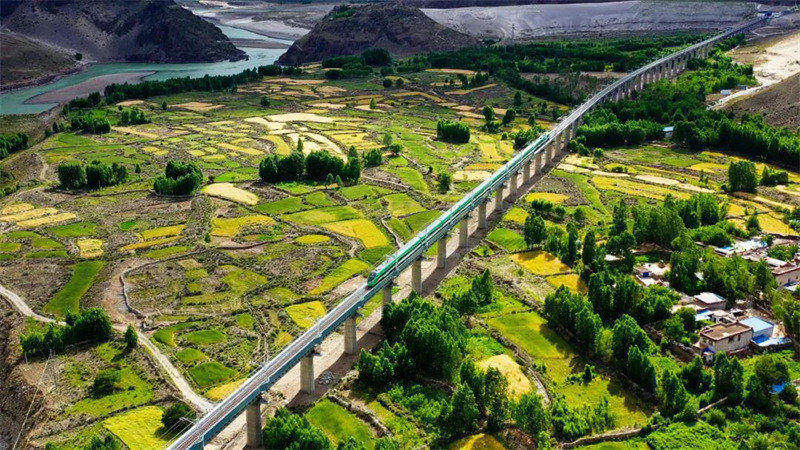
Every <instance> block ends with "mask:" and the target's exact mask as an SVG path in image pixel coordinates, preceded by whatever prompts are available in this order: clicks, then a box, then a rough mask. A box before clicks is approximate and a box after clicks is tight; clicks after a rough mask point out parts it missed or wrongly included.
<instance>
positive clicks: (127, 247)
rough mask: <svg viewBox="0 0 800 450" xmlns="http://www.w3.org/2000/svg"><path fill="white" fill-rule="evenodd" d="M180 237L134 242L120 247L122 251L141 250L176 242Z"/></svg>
mask: <svg viewBox="0 0 800 450" xmlns="http://www.w3.org/2000/svg"><path fill="white" fill-rule="evenodd" d="M179 238H180V236H172V237H165V238H161V239H153V240H151V241H142V242H134V243H133V244H128V245H125V246H123V247H122V250H139V249H143V248H150V247H155V246H156V245H162V244H168V243H170V242H174V241H177V240H178V239H179Z"/></svg>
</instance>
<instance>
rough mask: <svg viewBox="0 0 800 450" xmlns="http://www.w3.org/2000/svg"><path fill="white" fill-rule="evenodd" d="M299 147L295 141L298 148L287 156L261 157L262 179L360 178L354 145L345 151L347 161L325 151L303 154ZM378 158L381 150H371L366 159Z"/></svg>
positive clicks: (340, 180) (354, 180)
mask: <svg viewBox="0 0 800 450" xmlns="http://www.w3.org/2000/svg"><path fill="white" fill-rule="evenodd" d="M302 148H303V147H302V141H298V147H297V149H295V150H294V151H293V152H292V153H291V154H289V155H284V156H279V155H275V154H269V155H267V156H266V157H264V159H262V160H261V163H259V166H258V174H259V177H260V178H261V180H262V181H264V182H266V183H277V182H282V181H297V180H302V179H308V180H311V181H317V182H323V181H324V182H326V183H333V182H337V183H338V184H339V185H344V184H345V183H347V184H355V183H357V182H358V180H359V179H360V178H361V159H360V158H359V156H358V152H357V151H356V149H355V148H353V147H351V148H350V150H349V151H348V152H347V162H345V161H343V160H342V158H340V157H338V156H335V155H332V154H330V153H329V152H327V151H325V150H315V151H312V152H311V153H309V154H308V156H305V155H304V154H303V150H302ZM381 159H382V157H381V155H380V153H378V154H377V155H376V154H374V153H373V154H371V155H370V157H369V162H370V164H374V163H376V162H377V163H378V164H380V161H381Z"/></svg>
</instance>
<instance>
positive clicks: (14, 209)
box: [0, 203, 33, 215]
mask: <svg viewBox="0 0 800 450" xmlns="http://www.w3.org/2000/svg"><path fill="white" fill-rule="evenodd" d="M29 209H33V205H31V204H30V203H13V204H11V205H6V206H4V207H3V209H0V214H2V215H7V214H17V213H21V212H23V211H27V210H29Z"/></svg>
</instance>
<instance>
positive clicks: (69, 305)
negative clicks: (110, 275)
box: [44, 261, 105, 317]
mask: <svg viewBox="0 0 800 450" xmlns="http://www.w3.org/2000/svg"><path fill="white" fill-rule="evenodd" d="M104 264H105V263H104V262H103V261H84V262H79V263H77V264H75V266H74V267H73V272H72V276H71V277H70V279H69V281H68V282H67V284H65V285H64V287H62V288H61V290H59V291H58V292H57V293H56V295H54V296H53V298H52V299H51V300H50V301H49V302H48V303H47V304H46V305H45V306H44V311H45V312H46V313H49V314H54V315H56V316H59V317H60V316H64V315H65V314H66V313H67V311H78V308H80V306H81V305H80V300H81V297H83V295H84V294H85V293H86V291H88V290H89V288H90V287H92V283H94V279H95V277H96V276H97V274H98V272H100V270H101V269H102V268H103V265H104Z"/></svg>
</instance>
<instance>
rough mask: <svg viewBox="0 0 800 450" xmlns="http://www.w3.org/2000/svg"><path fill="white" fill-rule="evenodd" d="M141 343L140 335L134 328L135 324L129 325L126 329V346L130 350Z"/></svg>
mask: <svg viewBox="0 0 800 450" xmlns="http://www.w3.org/2000/svg"><path fill="white" fill-rule="evenodd" d="M138 344H139V336H138V335H137V334H136V330H134V329H133V326H131V325H128V328H127V329H125V347H126V348H127V349H128V350H133V349H135V348H136V346H137V345H138Z"/></svg>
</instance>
